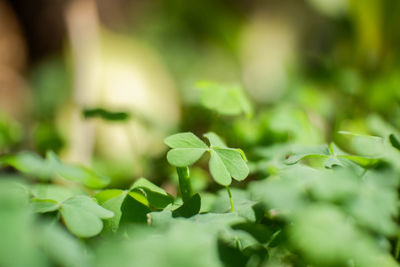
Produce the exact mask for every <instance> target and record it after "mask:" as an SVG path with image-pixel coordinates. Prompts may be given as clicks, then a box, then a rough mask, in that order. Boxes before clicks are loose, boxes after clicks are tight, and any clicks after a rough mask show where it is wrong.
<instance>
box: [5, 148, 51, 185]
mask: <svg viewBox="0 0 400 267" xmlns="http://www.w3.org/2000/svg"><path fill="white" fill-rule="evenodd" d="M0 162H1V163H2V164H4V165H8V166H11V167H13V168H15V169H17V170H18V171H20V172H22V173H26V174H28V175H32V176H35V177H37V178H40V179H43V180H48V179H50V178H52V176H53V169H52V167H51V166H50V165H49V164H48V163H47V162H46V161H44V160H43V158H41V157H40V156H38V155H37V154H35V153H32V152H28V151H26V152H21V153H18V154H15V155H5V156H2V157H1V158H0Z"/></svg>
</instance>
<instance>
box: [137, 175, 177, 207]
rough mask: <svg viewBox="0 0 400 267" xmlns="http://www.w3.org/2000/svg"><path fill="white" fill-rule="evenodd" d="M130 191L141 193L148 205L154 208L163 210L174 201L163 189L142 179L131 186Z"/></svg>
mask: <svg viewBox="0 0 400 267" xmlns="http://www.w3.org/2000/svg"><path fill="white" fill-rule="evenodd" d="M132 190H135V191H139V192H142V193H143V194H144V196H145V197H146V199H147V201H148V202H149V204H150V205H151V206H153V207H155V208H159V209H163V208H165V207H166V206H167V205H169V204H171V203H172V202H173V201H174V198H173V197H172V196H171V195H169V194H168V193H167V192H166V191H165V190H164V189H162V188H161V187H158V186H156V185H155V184H153V183H152V182H150V181H149V180H147V179H146V178H143V177H142V178H140V179H138V180H137V181H136V182H135V183H134V184H133V185H132V186H131V191H132Z"/></svg>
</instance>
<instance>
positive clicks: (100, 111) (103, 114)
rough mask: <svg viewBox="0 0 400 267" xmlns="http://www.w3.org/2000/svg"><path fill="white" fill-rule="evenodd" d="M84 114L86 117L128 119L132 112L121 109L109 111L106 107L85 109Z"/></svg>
mask: <svg viewBox="0 0 400 267" xmlns="http://www.w3.org/2000/svg"><path fill="white" fill-rule="evenodd" d="M82 114H83V116H84V117H85V118H87V119H88V118H102V119H103V120H107V121H126V120H128V119H129V118H130V114H129V113H127V112H121V111H109V110H106V109H104V108H94V109H84V110H83V111H82Z"/></svg>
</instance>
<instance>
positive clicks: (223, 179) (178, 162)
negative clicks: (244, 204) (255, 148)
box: [165, 132, 249, 186]
mask: <svg viewBox="0 0 400 267" xmlns="http://www.w3.org/2000/svg"><path fill="white" fill-rule="evenodd" d="M204 137H205V138H206V139H207V140H208V142H209V144H210V146H207V145H206V144H205V143H204V142H203V141H202V140H200V139H199V138H198V137H197V136H195V135H194V134H192V133H178V134H174V135H172V136H169V137H167V138H166V139H165V144H166V145H168V146H169V147H170V148H172V149H171V150H170V151H169V152H168V154H167V160H168V162H169V163H170V164H171V165H174V166H176V167H186V166H190V165H192V164H193V163H195V162H196V161H197V160H199V159H200V157H201V156H202V155H203V154H204V152H206V151H208V152H210V154H211V157H210V161H209V168H210V173H211V175H212V177H213V178H214V180H215V181H216V182H217V183H218V184H221V185H224V186H228V185H230V184H231V182H232V178H234V179H235V180H237V181H242V180H244V179H245V178H246V177H247V176H248V174H249V168H248V166H247V164H246V157H245V155H244V153H243V151H242V150H240V149H233V148H229V147H227V146H226V144H225V143H224V142H223V141H222V140H221V138H220V137H219V136H218V135H217V134H215V133H213V132H209V133H206V134H204Z"/></svg>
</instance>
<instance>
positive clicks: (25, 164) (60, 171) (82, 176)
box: [0, 151, 110, 189]
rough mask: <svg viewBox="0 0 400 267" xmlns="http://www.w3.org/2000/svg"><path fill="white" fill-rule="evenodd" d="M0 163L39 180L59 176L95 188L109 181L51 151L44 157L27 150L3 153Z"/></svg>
mask: <svg viewBox="0 0 400 267" xmlns="http://www.w3.org/2000/svg"><path fill="white" fill-rule="evenodd" d="M0 163H1V164H3V165H5V166H11V167H13V168H15V169H17V170H18V171H20V172H22V173H25V174H27V175H30V176H33V177H35V178H40V179H41V180H51V179H53V178H54V177H56V176H59V177H62V178H64V179H66V180H69V181H73V182H77V183H81V184H83V185H85V186H87V187H89V188H96V189H98V188H103V187H104V186H106V185H108V184H109V182H110V178H109V177H106V176H103V175H100V174H98V173H96V172H95V171H93V170H91V169H89V168H87V167H84V166H80V165H73V164H67V163H64V162H61V161H60V160H59V159H58V157H57V155H56V154H55V153H54V152H52V151H49V152H48V153H47V154H46V158H45V159H43V158H41V157H40V156H39V155H37V154H35V153H33V152H28V151H24V152H21V153H18V154H14V155H5V156H2V157H0Z"/></svg>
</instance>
